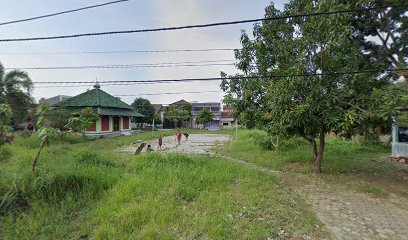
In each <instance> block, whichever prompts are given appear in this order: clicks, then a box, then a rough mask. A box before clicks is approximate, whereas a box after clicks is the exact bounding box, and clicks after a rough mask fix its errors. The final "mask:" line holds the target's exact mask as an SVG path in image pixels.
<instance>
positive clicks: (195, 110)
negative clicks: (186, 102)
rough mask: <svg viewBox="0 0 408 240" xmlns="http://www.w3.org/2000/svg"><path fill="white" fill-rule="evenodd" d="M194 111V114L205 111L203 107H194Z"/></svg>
mask: <svg viewBox="0 0 408 240" xmlns="http://www.w3.org/2000/svg"><path fill="white" fill-rule="evenodd" d="M193 110H194V112H199V111H201V110H203V107H194V108H193Z"/></svg>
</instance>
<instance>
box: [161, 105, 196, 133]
mask: <svg viewBox="0 0 408 240" xmlns="http://www.w3.org/2000/svg"><path fill="white" fill-rule="evenodd" d="M164 119H166V120H168V121H171V122H172V123H173V124H174V127H175V128H177V127H178V126H179V123H180V122H181V123H182V124H185V123H186V121H188V120H189V119H190V112H189V111H187V110H185V109H183V108H181V109H179V108H177V107H176V106H170V107H168V108H167V109H166V111H165V112H164Z"/></svg>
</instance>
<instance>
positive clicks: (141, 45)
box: [0, 0, 287, 104]
mask: <svg viewBox="0 0 408 240" xmlns="http://www.w3.org/2000/svg"><path fill="white" fill-rule="evenodd" d="M108 1H110V0H106V1H96V0H87V1H83V0H70V1H55V0H41V1H30V0H13V1H0V13H1V14H0V22H5V21H10V20H16V19H21V18H27V17H33V16H39V15H44V14H49V13H54V12H59V11H65V10H69V9H75V8H80V7H84V6H89V5H94V4H100V3H104V2H108ZM285 2H287V1H283V0H281V1H275V5H276V6H277V7H278V8H282V7H283V4H284V3H285ZM269 4H270V1H268V0H222V1H220V0H205V1H204V0H172V1H170V0H154V1H152V0H130V1H128V2H123V3H118V4H114V5H108V6H104V7H100V8H94V9H89V10H84V11H81V12H75V13H70V14H65V15H60V16H55V17H51V18H45V19H40V20H34V21H29V22H24V23H16V24H11V25H3V26H0V38H13V37H35V36H50V35H64V34H76V33H85V32H101V31H114V30H134V29H144V28H159V27H172V26H183V25H193V24H205V23H213V22H224V21H234V20H242V19H253V18H262V17H263V16H264V9H265V7H266V6H267V5H269ZM252 27H253V24H252V23H249V24H241V25H231V26H220V27H213V28H204V29H186V30H179V31H168V32H154V33H141V34H122V35H111V36H95V37H85V38H76V39H63V40H49V41H32V42H2V43H0V62H1V63H2V64H3V65H4V66H5V67H8V68H23V67H45V66H47V67H50V66H83V65H112V64H135V63H163V62H185V61H213V60H231V62H234V54H233V52H232V51H216V52H187V53H186V52H179V53H174V52H173V53H127V54H15V53H33V52H37V53H38V52H42V53H43V52H78V51H79V52H81V51H127V50H173V49H207V48H240V36H241V31H243V30H245V31H247V32H251V30H252ZM26 71H27V72H28V73H29V75H30V77H31V79H32V80H33V82H39V81H96V80H98V81H119V80H151V79H182V78H207V77H220V72H221V71H224V72H226V73H228V74H234V73H236V72H238V70H237V69H235V67H234V66H200V67H176V68H128V69H75V70H26ZM55 86H61V85H55ZM90 88H92V86H81V87H51V88H49V87H47V88H45V87H41V85H34V89H33V92H32V95H33V96H34V98H35V99H36V100H38V99H40V98H49V97H53V96H56V95H69V96H75V95H77V94H80V93H82V92H84V91H86V90H87V89H90ZM101 89H102V90H104V91H106V92H108V93H109V94H112V95H114V96H115V95H137V96H126V97H121V99H122V100H123V101H125V102H127V103H132V102H133V100H134V99H135V98H137V97H143V98H147V99H149V100H150V101H151V102H152V103H156V104H157V103H161V104H169V103H172V102H175V101H177V100H180V99H185V100H187V101H198V102H214V101H221V100H222V96H223V94H222V92H221V90H220V88H219V82H193V83H186V82H184V83H172V84H170V83H166V84H149V85H140V84H137V85H125V86H123V85H122V86H112V85H104V84H101ZM217 90H219V91H220V92H218V93H202V94H176V95H150V96H146V95H145V96H143V95H141V94H157V93H165V92H191V91H193V92H196V91H217Z"/></svg>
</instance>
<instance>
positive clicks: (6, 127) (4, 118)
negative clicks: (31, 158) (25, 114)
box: [0, 104, 13, 145]
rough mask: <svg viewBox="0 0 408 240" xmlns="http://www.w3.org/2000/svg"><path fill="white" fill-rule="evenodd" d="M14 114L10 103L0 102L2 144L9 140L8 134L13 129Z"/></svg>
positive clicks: (0, 136)
mask: <svg viewBox="0 0 408 240" xmlns="http://www.w3.org/2000/svg"><path fill="white" fill-rule="evenodd" d="M12 115H13V113H12V111H11V107H10V106H9V105H8V104H0V145H2V144H4V143H6V142H7V138H8V134H9V132H10V131H11V127H10V122H11V116H12Z"/></svg>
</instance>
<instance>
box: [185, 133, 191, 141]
mask: <svg viewBox="0 0 408 240" xmlns="http://www.w3.org/2000/svg"><path fill="white" fill-rule="evenodd" d="M183 135H184V137H185V138H186V141H188V136H190V135H189V134H188V133H184V134H183Z"/></svg>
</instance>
